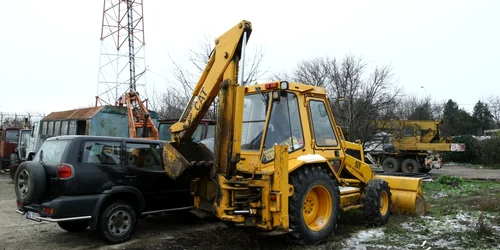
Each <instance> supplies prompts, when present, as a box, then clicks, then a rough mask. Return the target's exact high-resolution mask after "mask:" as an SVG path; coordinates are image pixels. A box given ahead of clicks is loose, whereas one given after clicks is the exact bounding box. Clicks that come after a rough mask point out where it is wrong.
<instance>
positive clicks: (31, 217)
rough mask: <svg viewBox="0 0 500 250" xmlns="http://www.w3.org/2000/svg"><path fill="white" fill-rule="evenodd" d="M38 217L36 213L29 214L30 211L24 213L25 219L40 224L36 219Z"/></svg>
mask: <svg viewBox="0 0 500 250" xmlns="http://www.w3.org/2000/svg"><path fill="white" fill-rule="evenodd" d="M38 217H40V214H38V213H34V212H30V211H27V212H26V219H30V220H34V221H38V222H40V221H41V220H40V219H38Z"/></svg>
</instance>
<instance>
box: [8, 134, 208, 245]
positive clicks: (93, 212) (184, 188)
mask: <svg viewBox="0 0 500 250" xmlns="http://www.w3.org/2000/svg"><path fill="white" fill-rule="evenodd" d="M163 143H166V142H162V141H156V140H144V139H130V138H117V137H102V136H58V137H53V138H50V139H47V140H46V141H45V142H44V143H43V145H42V146H41V147H40V149H39V150H38V152H37V154H36V155H35V157H34V159H33V160H32V161H26V162H23V163H22V164H21V165H19V168H18V169H17V171H16V174H15V179H14V181H15V191H16V196H17V206H18V210H17V212H18V213H20V214H22V215H25V216H26V218H28V219H31V220H35V221H39V222H40V221H49V222H57V224H58V225H59V226H60V227H61V228H62V229H64V230H66V231H69V232H76V231H83V230H86V229H87V228H88V227H90V228H91V230H95V231H96V232H97V233H98V234H99V235H100V236H101V237H102V238H104V239H105V240H107V241H109V242H111V243H120V242H124V241H126V240H128V239H129V238H130V237H131V234H132V233H133V231H134V228H135V225H136V222H137V218H139V217H142V216H146V215H151V214H160V213H165V212H170V211H179V210H190V209H191V208H192V207H193V198H192V196H191V195H190V192H189V185H190V180H192V178H193V177H194V176H196V175H197V174H199V171H202V172H205V171H208V170H206V169H202V170H199V169H198V170H192V171H191V172H189V171H188V172H187V173H186V174H183V176H181V178H179V179H177V180H172V179H170V178H169V177H168V176H167V174H166V173H165V171H164V168H163V161H162V158H163V157H162V154H163ZM197 171H198V173H196V172H197ZM204 174H206V173H204Z"/></svg>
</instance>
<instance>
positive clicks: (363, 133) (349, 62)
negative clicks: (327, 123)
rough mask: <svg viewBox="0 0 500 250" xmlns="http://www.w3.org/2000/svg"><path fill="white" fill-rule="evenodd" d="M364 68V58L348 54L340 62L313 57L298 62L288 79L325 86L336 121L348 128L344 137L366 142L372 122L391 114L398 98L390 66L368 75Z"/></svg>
mask: <svg viewBox="0 0 500 250" xmlns="http://www.w3.org/2000/svg"><path fill="white" fill-rule="evenodd" d="M366 68H367V64H366V63H365V61H364V60H363V58H361V57H356V56H354V55H351V54H348V55H346V56H345V57H344V58H342V60H337V59H335V58H328V57H324V58H315V59H312V60H305V61H302V62H300V63H299V64H298V65H297V67H296V68H295V70H294V71H293V73H292V76H291V77H290V79H291V80H293V81H296V82H300V83H304V84H310V85H314V86H321V87H324V88H325V89H326V92H327V95H328V96H329V97H330V100H331V106H332V108H333V111H334V115H335V118H336V120H337V122H338V123H339V124H340V125H343V126H348V127H349V131H350V132H349V134H348V135H346V136H347V138H348V139H349V140H354V139H361V140H362V141H366V140H368V139H369V138H371V136H372V135H373V131H374V129H373V128H371V126H370V124H372V123H371V122H372V121H375V120H377V119H381V118H384V117H386V116H387V115H388V114H391V112H392V109H393V108H394V106H395V104H396V103H397V102H398V100H399V96H400V89H399V87H398V86H396V85H395V83H394V81H393V74H392V68H391V67H390V66H379V67H375V69H374V70H373V71H372V72H371V73H370V74H368V75H366ZM278 76H279V75H278ZM282 76H287V75H286V74H283V75H282ZM340 98H342V100H343V105H340V103H339V102H338V100H340Z"/></svg>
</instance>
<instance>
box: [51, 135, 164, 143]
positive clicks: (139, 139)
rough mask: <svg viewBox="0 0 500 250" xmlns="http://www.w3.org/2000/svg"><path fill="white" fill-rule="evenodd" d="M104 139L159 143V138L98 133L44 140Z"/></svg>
mask: <svg viewBox="0 0 500 250" xmlns="http://www.w3.org/2000/svg"><path fill="white" fill-rule="evenodd" d="M73 139H78V140H105V141H122V140H125V141H127V142H155V143H159V142H161V141H160V140H150V139H141V138H128V137H114V136H98V135H60V136H54V137H50V138H48V139H47V140H46V141H53V140H73Z"/></svg>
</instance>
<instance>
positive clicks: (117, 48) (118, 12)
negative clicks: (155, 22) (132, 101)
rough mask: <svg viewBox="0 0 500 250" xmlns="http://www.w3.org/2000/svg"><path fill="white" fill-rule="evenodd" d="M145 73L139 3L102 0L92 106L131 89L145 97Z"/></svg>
mask: <svg viewBox="0 0 500 250" xmlns="http://www.w3.org/2000/svg"><path fill="white" fill-rule="evenodd" d="M145 72H146V62H145V40H144V18H143V5H142V0H104V8H103V14H102V28H101V55H100V59H99V77H98V84H97V96H96V105H97V103H98V101H101V104H102V101H104V102H105V103H108V104H115V103H116V102H117V100H118V98H120V97H121V96H122V95H123V94H124V93H125V92H128V91H131V90H132V91H138V92H141V95H142V94H146V93H145V92H146V88H145V83H146V75H145ZM137 87H142V90H143V91H139V90H138V89H137Z"/></svg>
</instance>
